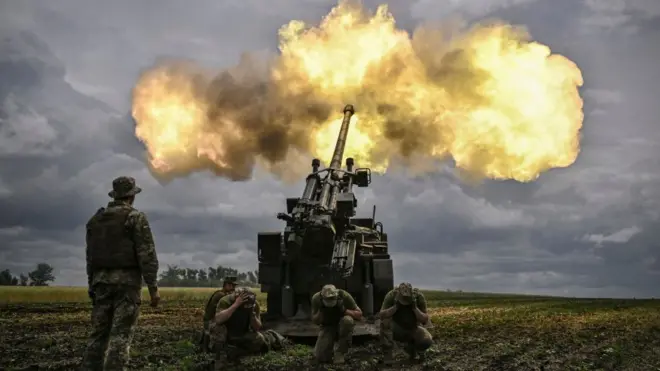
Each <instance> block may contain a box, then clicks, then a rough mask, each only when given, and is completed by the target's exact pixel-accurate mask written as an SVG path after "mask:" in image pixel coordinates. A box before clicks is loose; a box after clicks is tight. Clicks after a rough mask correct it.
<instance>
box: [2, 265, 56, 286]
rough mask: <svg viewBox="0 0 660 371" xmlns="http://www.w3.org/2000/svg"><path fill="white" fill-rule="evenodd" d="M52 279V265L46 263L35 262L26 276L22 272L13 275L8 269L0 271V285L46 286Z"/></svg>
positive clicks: (53, 278) (53, 279) (53, 277)
mask: <svg viewBox="0 0 660 371" xmlns="http://www.w3.org/2000/svg"><path fill="white" fill-rule="evenodd" d="M53 281H55V276H54V275H53V267H52V266H50V265H49V264H46V263H39V264H37V267H36V268H35V269H34V270H33V271H31V272H28V274H27V276H26V275H25V274H23V273H20V274H19V275H18V276H14V275H13V274H12V273H11V271H10V270H9V269H5V270H3V271H0V286H48V283H49V282H53Z"/></svg>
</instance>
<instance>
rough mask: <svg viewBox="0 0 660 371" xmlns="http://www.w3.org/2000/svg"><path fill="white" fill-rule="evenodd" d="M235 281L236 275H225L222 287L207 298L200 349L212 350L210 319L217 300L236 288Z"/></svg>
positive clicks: (216, 305) (213, 313) (213, 314)
mask: <svg viewBox="0 0 660 371" xmlns="http://www.w3.org/2000/svg"><path fill="white" fill-rule="evenodd" d="M236 281H238V279H237V277H236V276H226V277H225V278H224V279H223V280H222V288H221V289H220V290H218V291H216V292H214V293H213V294H211V297H210V298H209V301H208V302H207V303H206V306H205V307H204V331H203V333H202V339H201V346H202V350H204V351H205V352H213V343H212V342H211V337H210V333H209V325H210V324H211V321H213V319H214V318H215V312H216V308H217V307H218V302H219V301H220V299H222V298H223V297H224V296H225V295H229V294H231V293H232V292H234V290H235V289H236Z"/></svg>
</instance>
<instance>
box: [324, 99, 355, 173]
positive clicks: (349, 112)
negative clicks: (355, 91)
mask: <svg viewBox="0 0 660 371" xmlns="http://www.w3.org/2000/svg"><path fill="white" fill-rule="evenodd" d="M354 114H355V109H354V108H353V105H351V104H348V105H346V107H344V119H343V120H342V122H341V128H340V129H339V136H338V137H337V144H335V152H334V153H333V154H332V160H331V161H330V168H332V169H339V168H341V160H342V157H344V148H345V147H346V138H348V127H349V125H350V123H351V117H353V115H354Z"/></svg>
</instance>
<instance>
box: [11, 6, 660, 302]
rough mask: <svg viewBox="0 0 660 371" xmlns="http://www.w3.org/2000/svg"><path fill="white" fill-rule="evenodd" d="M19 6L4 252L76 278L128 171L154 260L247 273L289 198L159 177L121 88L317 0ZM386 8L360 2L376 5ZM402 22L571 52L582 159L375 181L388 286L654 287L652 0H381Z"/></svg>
mask: <svg viewBox="0 0 660 371" xmlns="http://www.w3.org/2000/svg"><path fill="white" fill-rule="evenodd" d="M271 3H272V4H269V5H268V6H264V5H263V4H264V3H263V2H261V1H256V0H255V1H248V0H244V1H242V2H230V1H198V2H195V3H194V5H190V4H184V3H182V2H177V1H173V0H167V1H159V2H153V1H146V2H129V1H114V2H112V3H110V2H101V1H85V2H81V1H68V0H67V1H65V0H62V1H58V2H57V3H51V2H38V1H31V0H25V1H20V2H18V1H16V2H3V3H2V4H1V5H0V36H2V37H1V38H0V210H2V212H0V261H1V262H3V264H2V265H3V266H2V267H0V268H9V269H11V270H12V271H13V272H14V274H18V273H20V272H26V271H27V270H28V269H30V268H32V267H33V266H34V265H35V264H36V263H38V262H41V261H46V262H49V263H50V264H52V265H53V266H54V267H55V274H56V276H57V281H56V283H57V284H61V285H82V284H84V283H85V273H84V272H85V269H84V233H83V230H82V228H83V226H84V223H85V222H86V221H87V219H88V218H89V216H90V215H91V214H92V213H93V212H94V211H95V210H96V209H97V208H98V207H100V206H103V205H104V204H105V203H106V202H107V201H108V196H107V192H108V191H109V189H110V186H111V181H112V179H113V178H115V177H116V176H119V175H130V176H134V177H135V178H136V179H137V181H138V183H139V184H140V186H141V187H142V188H143V189H144V192H143V193H142V194H140V196H139V197H138V199H137V201H136V207H138V208H139V209H141V210H143V211H145V212H146V213H147V215H148V217H149V220H150V222H151V224H152V228H153V230H154V234H155V240H156V243H157V249H158V253H159V257H160V259H161V265H162V266H165V265H166V264H179V265H183V266H186V267H190V268H205V267H207V266H209V265H216V264H223V265H231V266H234V267H236V268H238V269H255V268H256V234H257V232H259V231H276V230H279V229H281V228H282V227H283V226H282V223H281V222H279V221H278V220H277V219H276V218H275V215H276V213H277V212H280V211H284V209H285V198H286V197H293V196H297V195H299V194H300V192H301V191H302V184H301V183H299V184H296V185H294V186H288V185H286V184H283V183H281V182H279V181H277V180H276V179H274V178H272V177H271V176H270V175H268V174H266V173H265V172H263V173H262V172H257V173H256V174H255V175H254V179H253V180H251V181H248V182H236V183H234V182H229V181H227V180H225V179H221V178H217V177H213V176H212V175H210V174H205V173H203V174H195V175H192V176H189V177H187V178H184V179H177V180H174V181H172V182H170V183H167V184H161V183H159V182H157V181H156V180H155V179H154V178H153V177H152V176H151V175H150V173H149V171H148V169H147V166H146V164H145V155H144V148H143V146H142V144H141V143H140V142H139V141H138V140H137V139H136V138H135V135H134V123H133V122H132V120H131V118H130V116H129V114H128V112H129V110H130V94H131V88H132V86H133V85H134V83H135V81H136V80H137V78H138V76H139V75H140V73H141V72H142V71H143V70H144V69H145V68H147V67H148V66H151V65H152V64H153V62H154V61H155V60H156V59H158V58H161V57H177V58H188V59H194V60H197V61H200V62H201V63H203V64H205V65H208V66H212V67H224V66H228V65H231V64H234V63H236V61H237V60H238V58H239V57H240V54H241V53H242V52H244V51H257V52H265V53H273V52H276V47H277V39H276V36H277V29H278V28H279V27H280V26H281V25H283V24H285V23H286V22H288V21H289V20H292V19H302V20H306V21H315V20H318V19H319V18H320V17H321V16H323V15H325V14H326V13H327V11H328V10H329V9H330V8H331V7H332V6H333V5H334V4H335V2H333V1H325V0H316V1H312V0H308V1H293V0H273V1H272V2H271ZM379 3H380V2H378V1H371V0H370V1H365V4H367V5H368V6H370V7H372V8H373V7H375V6H376V5H377V4H379ZM392 3H393V4H392V5H391V7H390V9H391V11H392V13H393V14H394V16H395V18H396V19H397V23H398V25H399V26H400V27H403V28H405V29H408V30H410V31H412V29H414V27H415V26H416V25H417V24H419V23H420V22H424V21H426V20H446V21H447V22H457V20H461V21H464V22H476V21H478V20H481V19H492V18H498V19H503V20H505V21H509V22H512V23H516V24H523V25H525V26H527V27H528V29H529V30H530V32H531V34H532V36H533V37H534V38H535V39H536V40H538V41H540V42H542V43H544V44H547V45H549V46H550V47H551V48H552V49H553V51H555V52H558V53H561V54H563V55H565V56H567V57H568V58H570V59H571V60H573V61H575V62H576V63H577V65H578V66H579V67H580V69H581V70H582V73H583V75H584V79H585V83H584V86H583V87H582V89H581V94H582V96H583V98H584V100H585V122H584V127H583V131H582V143H581V145H582V150H581V153H580V156H579V157H578V160H577V161H576V163H575V164H574V165H573V166H571V167H569V168H566V169H559V170H552V171H549V172H547V173H545V174H543V175H542V176H541V178H540V179H539V180H538V181H536V182H532V183H527V184H520V183H516V182H512V181H498V182H495V181H489V182H485V183H484V184H482V185H479V186H470V185H466V184H463V183H461V182H460V181H459V179H458V177H456V175H455V174H454V172H453V170H452V168H451V166H450V164H447V167H446V168H444V169H443V170H442V171H440V172H438V173H436V174H432V175H426V176H417V177H410V176H406V175H404V174H399V173H389V174H387V175H385V176H374V179H373V183H372V186H371V188H369V189H366V190H365V189H359V190H358V191H357V193H358V197H359V202H360V205H359V206H360V208H361V209H360V211H359V213H360V214H362V215H368V214H370V213H371V208H372V206H373V205H374V204H375V205H377V216H378V218H379V219H380V220H381V221H382V222H383V224H384V226H385V230H386V232H388V234H389V237H390V240H391V251H392V253H393V256H394V259H395V260H394V262H395V280H397V281H400V280H407V281H411V282H412V283H413V284H414V285H418V286H421V287H426V288H439V289H454V290H456V289H460V290H465V291H468V290H478V291H499V292H503V291H505V292H527V293H542V294H556V295H571V296H637V297H640V296H657V295H658V294H657V283H658V282H660V246H659V245H660V244H659V243H658V241H660V229H659V228H658V223H660V220H659V219H660V130H659V129H658V128H659V127H658V124H659V121H658V117H660V106H659V105H658V104H657V97H659V96H660V69H658V68H657V61H658V60H660V8H659V7H658V2H657V1H655V0H635V1H632V0H631V1H626V2H623V1H600V0H599V1H592V0H584V1H569V0H557V1H555V0H464V1H454V2H451V5H447V6H445V5H439V4H438V2H436V1H425V0H418V1H409V2H402V1H396V2H392Z"/></svg>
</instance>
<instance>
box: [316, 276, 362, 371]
mask: <svg viewBox="0 0 660 371" xmlns="http://www.w3.org/2000/svg"><path fill="white" fill-rule="evenodd" d="M347 309H348V310H357V309H359V308H358V306H357V304H356V303H355V299H353V297H352V296H351V294H349V293H348V292H347V291H345V290H342V289H337V288H336V287H335V286H334V285H325V286H323V288H322V289H321V291H320V292H317V293H316V294H314V296H312V316H314V315H316V314H317V313H318V312H321V320H320V321H321V323H320V325H321V331H320V332H319V335H318V337H317V339H316V345H315V347H314V357H315V358H316V360H317V362H320V363H326V362H330V361H332V360H333V346H334V344H335V341H337V354H335V355H334V359H335V361H336V362H338V363H341V362H342V361H343V358H344V355H345V354H346V352H348V348H349V347H350V345H351V340H352V337H353V329H354V328H355V320H354V319H353V317H351V316H349V315H345V311H346V310H347Z"/></svg>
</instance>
